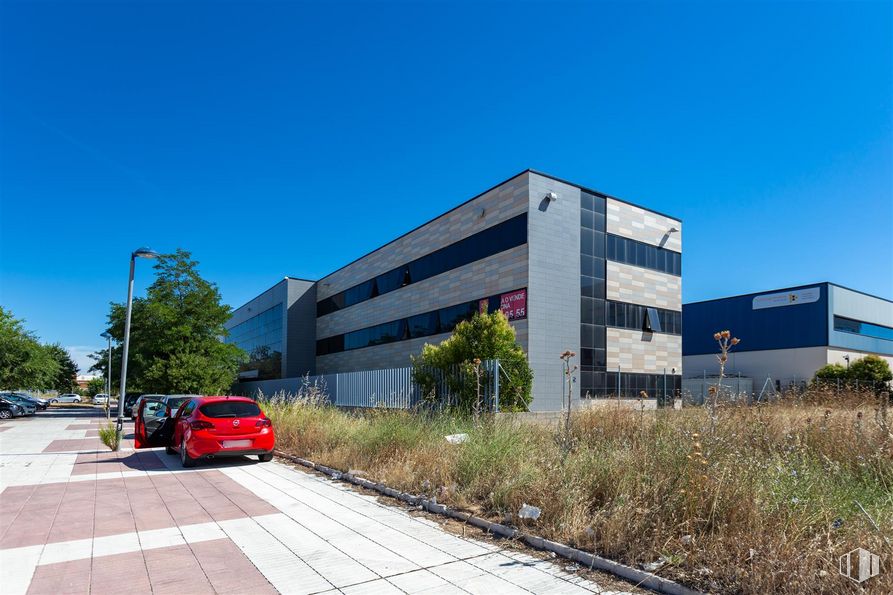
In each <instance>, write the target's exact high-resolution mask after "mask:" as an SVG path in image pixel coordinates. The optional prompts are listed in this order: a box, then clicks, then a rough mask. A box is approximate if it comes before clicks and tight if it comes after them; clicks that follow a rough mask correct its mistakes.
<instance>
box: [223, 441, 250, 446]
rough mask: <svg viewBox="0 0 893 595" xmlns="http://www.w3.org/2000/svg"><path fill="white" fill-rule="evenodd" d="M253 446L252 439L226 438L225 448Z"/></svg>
mask: <svg viewBox="0 0 893 595" xmlns="http://www.w3.org/2000/svg"><path fill="white" fill-rule="evenodd" d="M246 446H251V440H224V441H223V448H245V447H246Z"/></svg>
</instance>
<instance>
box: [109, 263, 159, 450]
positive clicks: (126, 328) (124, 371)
mask: <svg viewBox="0 0 893 595" xmlns="http://www.w3.org/2000/svg"><path fill="white" fill-rule="evenodd" d="M158 256H159V254H158V252H155V251H154V250H151V249H149V248H137V249H136V250H135V251H133V252H132V253H131V254H130V279H129V280H128V283H127V314H126V315H125V318H124V351H123V353H122V354H121V391H120V392H119V393H118V424H117V425H116V426H115V432H116V433H117V435H118V448H119V449H120V448H121V437H122V435H123V433H124V395H126V394H127V392H126V391H127V351H128V349H129V348H130V311H131V309H132V308H133V269H134V265H135V264H136V259H137V258H158Z"/></svg>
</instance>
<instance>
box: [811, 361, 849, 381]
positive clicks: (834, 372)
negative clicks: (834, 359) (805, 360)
mask: <svg viewBox="0 0 893 595" xmlns="http://www.w3.org/2000/svg"><path fill="white" fill-rule="evenodd" d="M815 379H816V380H846V379H847V369H846V368H845V367H843V366H841V365H840V364H828V365H827V366H822V367H821V368H819V369H818V370H816V373H815Z"/></svg>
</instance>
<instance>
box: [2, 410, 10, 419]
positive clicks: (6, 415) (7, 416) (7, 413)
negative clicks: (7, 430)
mask: <svg viewBox="0 0 893 595" xmlns="http://www.w3.org/2000/svg"><path fill="white" fill-rule="evenodd" d="M0 419H12V411H8V410H6V409H4V410H2V411H0Z"/></svg>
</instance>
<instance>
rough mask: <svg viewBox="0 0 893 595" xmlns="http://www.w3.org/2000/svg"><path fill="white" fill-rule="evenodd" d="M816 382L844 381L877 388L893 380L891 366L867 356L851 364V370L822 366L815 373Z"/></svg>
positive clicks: (876, 357)
mask: <svg viewBox="0 0 893 595" xmlns="http://www.w3.org/2000/svg"><path fill="white" fill-rule="evenodd" d="M815 379H816V380H825V381H828V380H842V381H845V382H847V383H856V382H858V383H859V384H861V385H864V386H869V387H872V388H877V387H878V386H879V385H883V384H885V383H887V382H890V381H891V380H893V372H891V371H890V365H889V364H888V363H887V360H885V359H884V358H882V357H879V356H877V355H866V356H865V357H863V358H860V359H857V360H856V361H854V362H853V363H851V364H850V366H849V368H847V367H844V366H843V365H841V364H828V365H827V366H822V367H821V368H819V369H818V370H817V371H816V373H815Z"/></svg>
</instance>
